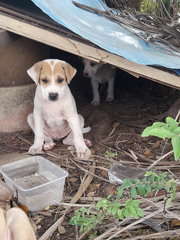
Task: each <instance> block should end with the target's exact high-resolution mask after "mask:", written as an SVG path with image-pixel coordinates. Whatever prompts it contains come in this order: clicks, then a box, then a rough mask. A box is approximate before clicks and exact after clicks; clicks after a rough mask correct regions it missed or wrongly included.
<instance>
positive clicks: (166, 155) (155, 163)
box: [146, 150, 173, 171]
mask: <svg viewBox="0 0 180 240" xmlns="http://www.w3.org/2000/svg"><path fill="white" fill-rule="evenodd" d="M172 153H173V150H172V151H170V152H168V153H166V154H165V155H163V156H162V157H160V158H159V159H157V160H156V161H155V162H153V163H152V164H151V165H150V166H149V167H147V168H146V170H147V171H149V170H151V169H152V168H153V167H154V166H155V165H157V163H158V162H160V161H161V160H163V159H164V158H166V157H168V156H169V155H171V154H172Z"/></svg>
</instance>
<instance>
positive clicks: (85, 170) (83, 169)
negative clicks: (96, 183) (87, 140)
mask: <svg viewBox="0 0 180 240" xmlns="http://www.w3.org/2000/svg"><path fill="white" fill-rule="evenodd" d="M70 160H71V161H72V162H73V163H74V164H75V165H76V166H77V167H78V168H80V169H81V170H82V171H84V172H85V173H86V172H88V173H89V174H90V175H92V176H94V177H96V178H99V179H101V180H103V181H105V182H108V183H110V181H109V180H107V179H105V178H102V177H99V176H98V175H96V174H94V173H91V172H89V171H88V170H87V169H85V168H83V167H81V166H79V164H77V163H76V162H75V161H73V160H72V159H70Z"/></svg>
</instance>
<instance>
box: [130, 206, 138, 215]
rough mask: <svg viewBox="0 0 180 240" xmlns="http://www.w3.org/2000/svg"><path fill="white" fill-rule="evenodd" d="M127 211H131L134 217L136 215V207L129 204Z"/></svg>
mask: <svg viewBox="0 0 180 240" xmlns="http://www.w3.org/2000/svg"><path fill="white" fill-rule="evenodd" d="M128 210H129V212H130V213H131V216H132V217H136V216H137V212H136V209H135V208H134V207H133V206H129V207H128Z"/></svg>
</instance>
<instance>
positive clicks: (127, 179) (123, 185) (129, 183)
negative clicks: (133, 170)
mask: <svg viewBox="0 0 180 240" xmlns="http://www.w3.org/2000/svg"><path fill="white" fill-rule="evenodd" d="M131 184H132V182H131V180H130V179H129V178H126V179H124V180H123V183H122V186H121V187H122V188H128V187H130V186H131Z"/></svg>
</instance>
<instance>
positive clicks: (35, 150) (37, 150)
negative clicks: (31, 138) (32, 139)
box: [28, 144, 42, 155]
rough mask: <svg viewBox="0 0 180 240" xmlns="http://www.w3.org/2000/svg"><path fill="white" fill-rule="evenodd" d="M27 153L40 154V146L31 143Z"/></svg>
mask: <svg viewBox="0 0 180 240" xmlns="http://www.w3.org/2000/svg"><path fill="white" fill-rule="evenodd" d="M28 153H29V154H31V155H35V154H40V153H42V146H39V145H35V144H33V145H32V146H31V147H30V148H29V151H28Z"/></svg>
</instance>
